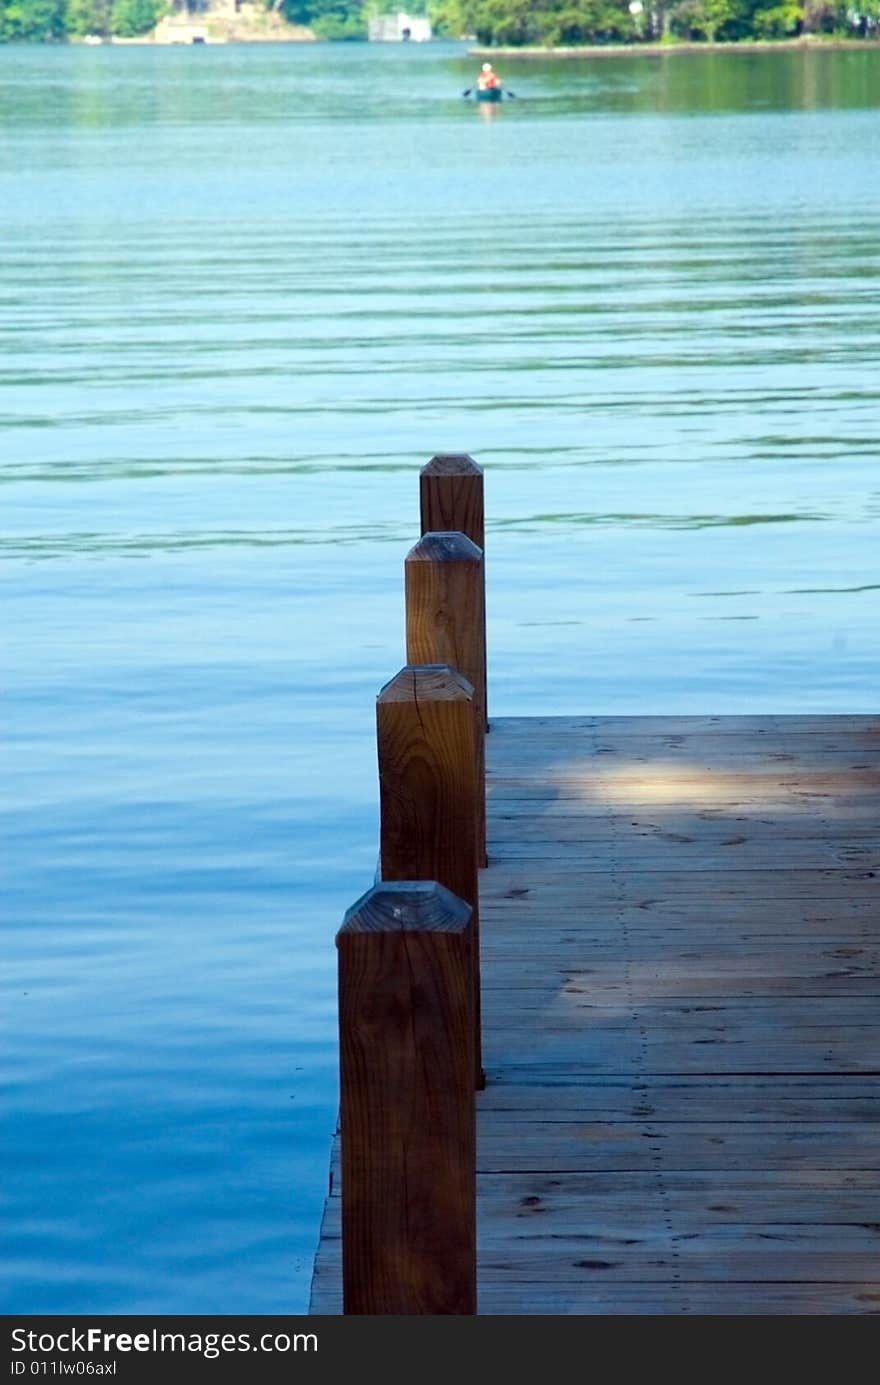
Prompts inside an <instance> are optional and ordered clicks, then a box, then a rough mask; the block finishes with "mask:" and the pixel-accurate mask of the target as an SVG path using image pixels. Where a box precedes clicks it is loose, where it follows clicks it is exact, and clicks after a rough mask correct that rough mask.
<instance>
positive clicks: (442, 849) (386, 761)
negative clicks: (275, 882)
mask: <svg viewBox="0 0 880 1385" xmlns="http://www.w3.org/2000/svg"><path fill="white" fill-rule="evenodd" d="M465 542H467V540H465ZM475 725H476V718H475V714H474V690H473V688H472V687H471V685H470V683H468V682H467V680H466V679H465V678H463V677H462V675H461V674H460V673H458V672H457V671H456V670H454V669H451V668H449V667H447V666H446V665H445V664H433V665H428V666H427V667H412V666H407V667H406V668H403V669H401V671H400V673H398V674H397V675H396V677H394V678H392V679H391V681H390V683H386V685H385V687H384V688H383V689H382V691H381V692H380V693H379V696H378V699H377V701H376V738H377V743H378V756H379V819H380V829H379V837H380V841H379V871H380V875H381V878H382V879H383V880H437V881H439V882H440V884H441V885H445V886H446V888H447V889H448V890H451V891H452V893H453V894H455V895H457V896H458V897H459V898H460V899H463V900H464V901H465V902H466V903H467V904H468V905H469V906H470V909H471V923H470V928H469V932H468V939H469V945H470V957H471V961H470V969H471V984H472V990H473V1023H474V1064H475V1083H476V1085H477V1086H478V1087H482V1086H484V1085H485V1079H484V1077H483V1070H482V1062H481V1042H480V923H479V884H478V875H477V867H478V857H477V804H478V781H477V759H476V755H475V753H474V730H475Z"/></svg>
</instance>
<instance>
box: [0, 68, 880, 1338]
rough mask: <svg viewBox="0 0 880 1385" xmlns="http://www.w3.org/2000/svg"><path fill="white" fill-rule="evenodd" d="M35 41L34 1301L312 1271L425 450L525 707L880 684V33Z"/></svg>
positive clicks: (244, 1294) (29, 619)
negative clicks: (695, 38) (732, 48)
mask: <svg viewBox="0 0 880 1385" xmlns="http://www.w3.org/2000/svg"><path fill="white" fill-rule="evenodd" d="M475 69H476V63H475V60H474V59H473V58H470V57H468V55H467V52H466V48H465V47H464V46H463V45H446V44H431V45H424V46H420V47H414V46H412V45H401V46H387V47H386V46H379V45H375V46H373V45H353V46H347V45H340V46H331V45H323V44H319V45H302V46H300V45H296V46H266V47H240V48H220V47H218V48H210V47H198V48H183V49H164V50H161V49H156V50H153V49H149V48H144V47H138V48H98V49H76V48H70V49H64V48H58V49H54V48H49V49H21V48H19V49H14V48H6V49H0V128H2V133H3V139H2V143H0V225H2V232H3V234H2V240H0V342H2V346H3V355H2V363H0V419H2V437H3V444H2V449H3V450H2V458H0V480H2V490H0V500H2V547H0V583H2V601H3V627H4V646H5V649H4V670H3V676H2V699H3V709H4V710H3V723H4V749H3V771H4V772H3V781H4V787H5V792H4V795H3V802H2V824H0V827H2V842H3V847H2V866H0V869H2V875H3V880H2V889H3V903H2V909H3V925H4V927H3V934H4V940H5V948H4V952H5V960H6V964H7V965H6V967H5V969H4V970H5V977H4V983H3V984H4V992H5V994H4V1011H5V1015H6V1019H7V1023H6V1026H5V1028H6V1033H7V1043H6V1045H5V1047H6V1058H7V1062H6V1064H5V1077H4V1094H3V1105H4V1109H5V1113H6V1120H5V1121H4V1124H3V1130H2V1151H3V1162H4V1170H3V1176H2V1179H0V1187H2V1194H0V1196H2V1201H3V1224H4V1231H5V1236H4V1245H5V1251H4V1261H5V1263H4V1272H3V1275H2V1284H3V1288H2V1298H0V1311H3V1312H5V1313H13V1312H14V1313H20V1312H31V1313H75V1314H82V1313H92V1312H106V1313H128V1312H131V1313H190V1312H192V1313H217V1314H221V1313H269V1314H273V1313H288V1312H290V1313H300V1312H304V1311H305V1309H306V1306H307V1302H308V1283H309V1275H310V1268H311V1258H312V1254H313V1251H314V1246H315V1241H316V1237H317V1233H318V1223H319V1218H320V1212H321V1205H322V1199H323V1196H324V1191H325V1187H326V1179H327V1160H328V1153H329V1148H330V1139H331V1134H332V1130H333V1126H334V1122H335V1114H336V1101H337V1094H336V1047H335V1043H336V1032H335V994H334V991H335V951H334V947H333V937H334V933H335V930H336V928H337V926H338V924H339V921H340V919H341V916H342V913H343V911H344V910H345V908H346V907H347V906H348V905H349V904H350V903H351V902H352V901H353V900H354V899H355V898H356V897H357V896H358V895H359V894H360V893H361V892H362V891H363V889H365V888H366V887H367V885H368V884H369V882H370V880H371V878H372V873H373V869H374V866H375V857H376V799H377V791H376V783H375V764H374V753H375V752H374V746H373V725H374V698H375V694H376V692H377V690H378V688H379V687H380V685H381V684H382V683H383V682H385V681H386V680H387V679H388V678H389V677H391V676H392V675H393V674H394V673H395V672H396V671H397V669H398V668H399V667H400V665H401V663H402V662H403V648H402V629H403V610H402V565H403V559H404V556H405V554H406V551H407V549H408V547H409V546H410V545H411V543H412V542H413V541H414V540H415V538H416V537H417V533H416V531H417V524H418V481H417V477H418V470H419V468H420V466H421V465H422V464H423V463H424V462H425V461H426V460H427V459H428V458H429V457H430V456H431V455H432V453H433V452H435V451H456V450H464V451H469V452H470V453H471V454H472V455H473V456H474V457H475V458H476V459H477V460H478V461H479V462H480V463H481V464H482V465H483V466H484V467H485V470H486V488H487V513H488V532H487V554H488V608H489V622H490V689H489V697H490V712H491V713H493V714H495V715H503V714H523V713H531V712H549V713H552V712H560V713H566V712H571V713H573V712H578V713H591V712H592V713H609V712H621V713H628V712H670V713H687V712H708V711H711V712H750V711H767V712H807V711H826V712H835V711H841V712H842V711H852V712H866V711H874V710H876V708H877V669H878V657H877V656H878V649H877V627H878V621H877V605H878V603H877V594H878V590H880V569H878V564H877V553H878V543H877V540H878V528H880V473H878V468H877V462H878V432H880V430H878V424H880V397H878V396H880V377H878V371H877V363H878V352H880V312H878V309H880V252H878V237H877V226H878V224H880V179H878V178H877V175H876V151H877V147H878V139H880V51H875V52H855V53H849V52H847V53H806V54H803V53H787V54H784V55H770V56H768V55H765V54H751V55H747V54H730V55H705V56H699V57H693V58H691V57H681V56H677V57H676V56H673V57H670V58H666V59H663V60H656V59H650V58H648V59H645V58H642V59H632V60H629V59H627V60H615V61H593V62H571V61H567V62H561V63H556V64H554V63H550V62H529V63H525V62H524V63H519V64H515V65H514V64H509V65H508V67H507V69H504V68H502V76H503V77H506V78H507V80H508V83H509V85H510V87H512V88H513V90H514V91H515V92H516V97H515V98H513V99H510V100H508V101H506V102H504V103H502V104H501V105H500V106H499V107H497V108H492V109H484V108H479V107H477V106H475V105H474V104H472V103H470V102H469V101H466V100H463V99H462V97H461V94H460V93H461V91H462V90H463V89H464V88H465V87H467V86H468V85H469V84H470V83H471V81H472V78H473V75H474V72H475Z"/></svg>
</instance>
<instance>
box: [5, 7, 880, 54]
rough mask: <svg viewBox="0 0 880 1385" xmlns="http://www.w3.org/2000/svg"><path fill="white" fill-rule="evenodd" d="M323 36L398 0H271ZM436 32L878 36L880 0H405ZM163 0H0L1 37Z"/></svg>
mask: <svg viewBox="0 0 880 1385" xmlns="http://www.w3.org/2000/svg"><path fill="white" fill-rule="evenodd" d="M265 3H266V5H267V8H269V9H274V10H276V11H278V12H280V13H281V14H283V16H284V18H285V19H287V20H289V21H290V22H291V23H294V24H303V25H306V26H308V27H309V28H311V29H312V30H313V31H314V33H315V34H316V36H317V37H318V38H325V39H363V38H366V36H367V20H368V15H369V14H370V13H373V12H382V11H383V10H396V9H397V8H398V0H387V3H385V0H265ZM400 7H401V8H405V9H406V10H407V11H408V12H409V13H410V14H419V13H424V12H425V10H427V13H428V15H429V17H430V19H431V23H432V26H433V27H434V29H435V31H436V32H437V33H438V34H447V35H450V36H452V37H455V38H460V37H464V36H467V37H470V38H474V39H476V41H477V42H478V43H480V44H486V45H491V44H500V45H504V46H510V47H523V46H537V47H566V46H576V45H578V44H596V43H599V44H603V43H633V44H637V43H646V42H656V41H660V42H676V41H692V42H709V43H713V42H714V43H718V42H720V43H735V42H738V41H747V40H750V39H783V38H795V37H798V36H800V35H804V34H813V35H817V36H823V35H824V36H828V37H834V36H847V37H853V36H859V37H862V38H878V37H880V0H410V3H409V4H407V3H406V0H400ZM169 8H170V5H169V4H168V3H166V0H0V42H10V41H16V40H31V41H37V42H52V41H63V40H65V39H74V40H75V39H81V38H84V37H86V35H89V34H94V35H97V36H99V37H101V38H108V37H111V36H114V35H118V36H119V37H122V38H133V37H136V36H137V35H139V34H145V33H147V32H149V30H150V29H152V28H154V26H155V25H156V24H157V22H158V21H159V19H160V18H161V17H162V15H163V14H165V13H167V11H168V10H169Z"/></svg>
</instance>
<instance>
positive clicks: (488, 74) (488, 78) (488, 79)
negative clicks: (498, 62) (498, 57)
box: [477, 63, 501, 91]
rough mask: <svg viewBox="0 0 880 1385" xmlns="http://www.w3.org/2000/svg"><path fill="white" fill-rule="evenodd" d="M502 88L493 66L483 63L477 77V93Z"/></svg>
mask: <svg viewBox="0 0 880 1385" xmlns="http://www.w3.org/2000/svg"><path fill="white" fill-rule="evenodd" d="M500 86H501V83H500V82H499V80H498V74H497V73H496V71H495V69H494V68H493V66H492V64H491V63H483V66H482V67H481V68H480V74H479V76H478V77H477V91H494V90H495V88H496V87H500Z"/></svg>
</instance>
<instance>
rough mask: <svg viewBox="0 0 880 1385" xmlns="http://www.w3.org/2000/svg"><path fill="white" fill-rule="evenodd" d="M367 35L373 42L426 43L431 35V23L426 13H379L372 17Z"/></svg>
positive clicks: (400, 11) (399, 11)
mask: <svg viewBox="0 0 880 1385" xmlns="http://www.w3.org/2000/svg"><path fill="white" fill-rule="evenodd" d="M367 37H368V38H369V40H370V42H371V43H409V42H411V43H425V42H427V40H428V39H429V38H430V37H431V24H430V21H429V20H428V19H427V18H426V17H425V16H424V15H411V14H404V13H403V11H402V10H398V12H397V14H377V15H373V17H372V18H371V19H370V21H369V24H368V29H367Z"/></svg>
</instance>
